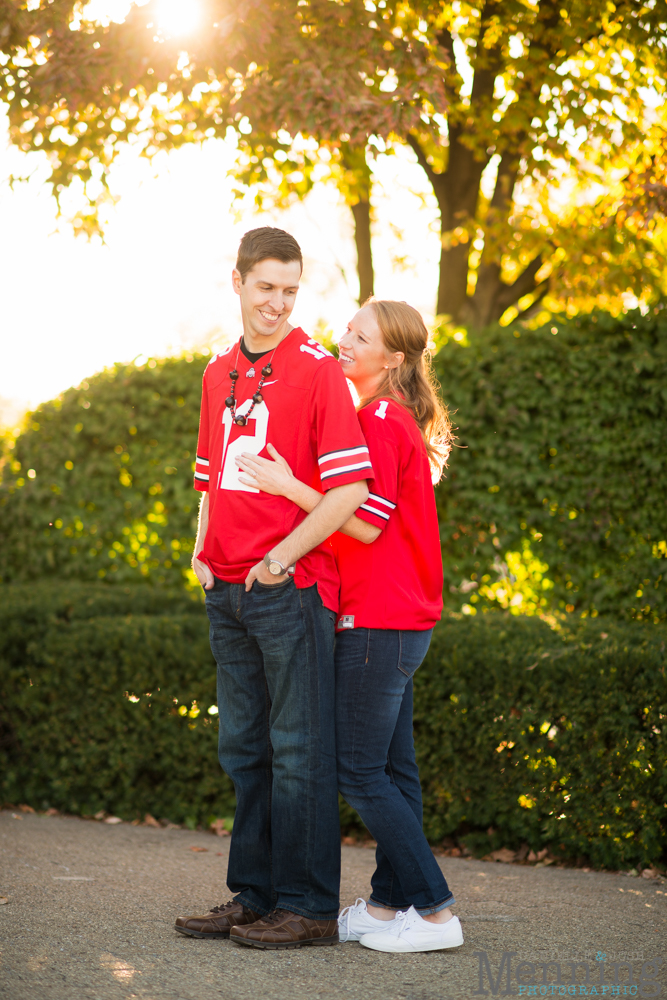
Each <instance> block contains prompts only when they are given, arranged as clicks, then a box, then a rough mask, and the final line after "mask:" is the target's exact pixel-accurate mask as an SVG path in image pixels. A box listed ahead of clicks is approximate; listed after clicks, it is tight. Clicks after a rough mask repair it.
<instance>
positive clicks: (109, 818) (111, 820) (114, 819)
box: [104, 816, 123, 824]
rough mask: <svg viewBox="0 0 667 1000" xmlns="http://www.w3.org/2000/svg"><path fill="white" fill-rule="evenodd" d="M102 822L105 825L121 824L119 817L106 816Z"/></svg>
mask: <svg viewBox="0 0 667 1000" xmlns="http://www.w3.org/2000/svg"><path fill="white" fill-rule="evenodd" d="M104 822H105V823H112V824H114V823H122V822H123V821H122V819H121V818H120V816H107V818H106V819H105V820H104Z"/></svg>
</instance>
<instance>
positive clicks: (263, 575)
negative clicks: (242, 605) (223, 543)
mask: <svg viewBox="0 0 667 1000" xmlns="http://www.w3.org/2000/svg"><path fill="white" fill-rule="evenodd" d="M255 580H257V581H258V583H263V584H264V585H265V586H266V587H271V586H274V585H275V584H276V583H284V582H285V580H287V573H281V574H280V576H274V575H273V573H269V567H268V566H267V565H266V563H265V562H264V560H263V559H262V561H261V562H258V563H257V564H256V565H255V566H253V567H252V569H251V570H250V572H249V573H248V575H247V577H246V578H245V589H246V594H247V593H248V591H249V590H250V589H251V587H252V585H253V583H254V581H255Z"/></svg>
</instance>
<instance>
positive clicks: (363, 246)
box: [340, 142, 374, 305]
mask: <svg viewBox="0 0 667 1000" xmlns="http://www.w3.org/2000/svg"><path fill="white" fill-rule="evenodd" d="M340 152H341V160H342V164H343V166H344V167H345V175H344V178H343V180H342V183H341V185H340V190H341V193H342V194H343V196H344V197H345V200H346V201H347V203H348V205H349V206H350V209H351V210H352V216H353V218H354V242H355V246H356V248H357V275H358V277H359V299H358V301H359V305H361V304H362V302H365V301H366V299H367V298H368V297H369V296H370V295H372V294H373V285H374V274H373V251H372V248H371V214H372V209H371V189H372V187H373V178H372V176H371V170H370V167H369V166H368V163H367V162H366V147H365V146H352V145H351V144H350V143H349V142H344V143H341V147H340Z"/></svg>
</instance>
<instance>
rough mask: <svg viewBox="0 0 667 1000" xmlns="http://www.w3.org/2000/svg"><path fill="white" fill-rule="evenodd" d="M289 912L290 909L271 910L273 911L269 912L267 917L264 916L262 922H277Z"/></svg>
mask: <svg viewBox="0 0 667 1000" xmlns="http://www.w3.org/2000/svg"><path fill="white" fill-rule="evenodd" d="M287 912H289V911H288V910H271V912H270V913H267V915H266V916H265V917H262V923H264V924H275V923H277V922H278V921H279V920H282V918H283V916H284V914H285V913H287ZM294 915H295V916H296V914H294Z"/></svg>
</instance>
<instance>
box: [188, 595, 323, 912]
mask: <svg viewBox="0 0 667 1000" xmlns="http://www.w3.org/2000/svg"><path fill="white" fill-rule="evenodd" d="M206 611H207V613H208V617H209V621H210V625H211V628H210V638H211V649H212V651H213V655H214V657H215V659H216V662H217V665H218V711H219V719H220V736H219V748H218V753H219V759H220V764H221V765H222V767H223V768H224V770H225V771H226V772H227V774H228V775H229V776H230V778H231V779H232V781H233V782H234V787H235V789H236V799H237V807H236V816H235V818H234V832H233V835H232V841H231V849H230V854H229V868H228V872H227V885H228V886H229V888H230V889H231V890H232V892H234V893H236V897H235V898H236V899H238V900H239V901H241V902H243V903H244V904H245V905H246V906H249V907H250V908H251V909H252V910H254V911H255V912H257V913H261V914H266V913H269V912H270V911H271V910H273V909H276V908H281V909H285V910H291V911H292V912H294V913H300V914H302V915H303V916H307V917H312V918H314V919H321V920H324V919H332V918H334V917H335V916H336V915H337V913H338V893H339V882H340V826H339V819H338V795H337V789H336V747H335V724H334V662H333V647H334V625H335V615H334V613H333V611H329V610H328V609H327V608H325V607H324V605H323V604H322V601H321V600H320V597H319V594H318V593H317V587H316V586H313V587H307V588H304V589H302V590H298V589H297V588H296V586H295V584H294V581H293V580H292V579H291V578H290V579H289V580H288V581H287V582H286V583H282V584H278V585H275V586H263V585H261V584H259V583H258V582H257V581H255V582H254V583H253V586H252V590H251V591H250V592H249V593H246V592H245V586H244V585H243V584H237V583H226V582H225V581H223V580H219V579H216V580H215V586H214V587H213V589H212V590H209V591H206Z"/></svg>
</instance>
